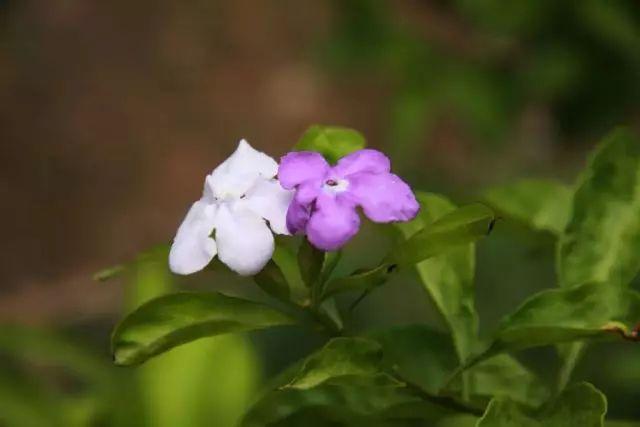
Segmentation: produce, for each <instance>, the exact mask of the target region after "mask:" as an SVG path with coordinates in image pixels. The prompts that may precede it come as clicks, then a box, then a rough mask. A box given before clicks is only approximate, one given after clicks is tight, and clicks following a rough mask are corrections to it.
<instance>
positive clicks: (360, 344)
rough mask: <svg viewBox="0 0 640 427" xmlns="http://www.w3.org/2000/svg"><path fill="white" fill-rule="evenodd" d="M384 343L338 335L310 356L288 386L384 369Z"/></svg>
mask: <svg viewBox="0 0 640 427" xmlns="http://www.w3.org/2000/svg"><path fill="white" fill-rule="evenodd" d="M381 366H382V347H381V346H380V344H378V343H377V342H375V341H372V340H367V339H363V338H334V339H332V340H331V341H329V343H327V345H325V346H324V347H323V348H322V349H320V350H319V351H317V352H316V353H314V354H312V355H311V356H309V357H308V358H307V359H306V360H305V362H304V364H303V365H302V368H301V369H300V372H298V374H297V375H296V376H295V378H294V379H293V380H292V381H291V382H290V383H289V384H288V385H287V387H292V388H299V389H308V388H311V387H315V386H317V385H318V384H321V383H323V382H325V381H328V380H331V379H335V378H340V377H345V376H374V375H376V374H379V373H381Z"/></svg>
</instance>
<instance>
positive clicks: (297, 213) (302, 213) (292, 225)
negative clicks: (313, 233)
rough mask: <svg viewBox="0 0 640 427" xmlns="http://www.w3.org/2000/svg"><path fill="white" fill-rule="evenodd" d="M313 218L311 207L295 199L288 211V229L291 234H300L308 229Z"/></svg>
mask: <svg viewBox="0 0 640 427" xmlns="http://www.w3.org/2000/svg"><path fill="white" fill-rule="evenodd" d="M310 216H311V209H310V206H308V205H304V204H302V203H299V202H298V201H297V200H295V199H293V200H292V201H291V204H290V205H289V209H288V210H287V229H288V230H289V233H291V234H298V233H300V232H301V231H304V229H305V228H306V227H307V223H308V222H309V217H310Z"/></svg>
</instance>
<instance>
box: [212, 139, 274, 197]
mask: <svg viewBox="0 0 640 427" xmlns="http://www.w3.org/2000/svg"><path fill="white" fill-rule="evenodd" d="M277 173H278V164H277V163H276V161H275V160H273V159H272V158H271V157H269V156H267V155H266V154H264V153H262V152H260V151H257V150H255V149H254V148H253V147H252V146H251V145H249V143H248V142H247V141H245V140H244V139H243V140H241V141H240V143H239V144H238V148H237V149H236V151H235V152H234V153H233V154H232V155H231V156H230V157H229V158H228V159H227V160H225V161H224V162H222V164H220V166H218V167H217V168H216V169H215V170H214V171H213V172H212V173H211V175H209V176H208V177H207V182H206V185H207V186H208V187H209V189H205V194H207V192H208V191H210V192H211V193H212V194H213V195H214V196H215V197H217V198H219V199H225V198H227V197H228V196H233V197H241V196H242V195H244V194H245V193H246V192H247V191H248V190H249V189H250V188H251V187H253V185H254V184H255V181H256V180H257V179H258V178H260V177H262V178H264V179H269V178H273V177H274V176H276V174H277Z"/></svg>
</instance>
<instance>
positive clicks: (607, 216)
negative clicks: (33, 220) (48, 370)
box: [0, 128, 640, 427]
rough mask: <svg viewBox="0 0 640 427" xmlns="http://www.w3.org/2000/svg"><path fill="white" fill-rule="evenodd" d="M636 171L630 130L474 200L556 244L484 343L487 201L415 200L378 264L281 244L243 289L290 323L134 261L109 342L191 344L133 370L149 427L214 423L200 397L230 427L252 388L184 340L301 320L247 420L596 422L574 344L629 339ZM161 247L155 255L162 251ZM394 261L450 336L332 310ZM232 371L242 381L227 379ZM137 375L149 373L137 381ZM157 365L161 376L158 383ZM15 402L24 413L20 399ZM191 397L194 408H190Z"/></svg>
mask: <svg viewBox="0 0 640 427" xmlns="http://www.w3.org/2000/svg"><path fill="white" fill-rule="evenodd" d="M331 129H333V128H331ZM315 132H320V131H319V130H317V129H316V131H315ZM340 132H345V130H344V129H343V130H341V131H340ZM311 134H312V135H313V132H312V133H311ZM320 134H322V136H321V137H318V138H320V140H322V141H324V142H322V144H325V145H324V146H323V145H322V144H321V145H319V147H325V148H324V149H326V146H327V144H329V145H330V146H331V147H333V148H335V147H337V146H342V143H341V142H340V141H342V139H340V138H338V142H334V143H329V142H327V141H331V138H329V137H327V136H326V135H325V134H324V133H322V132H320ZM329 134H331V135H333V136H336V135H338V134H340V133H338V134H334V133H331V132H329ZM347 134H350V133H349V132H347ZM306 138H307V139H306V140H307V141H309V138H310V137H309V136H308V135H307V136H306ZM303 140H304V138H303ZM307 143H309V142H307ZM309 144H310V143H309ZM347 145H348V144H347ZM315 149H318V148H315ZM324 154H325V155H327V156H332V155H333V156H335V155H337V154H336V153H335V152H333V154H331V153H329V154H328V152H326V151H325V152H324ZM638 171H640V143H639V141H638V140H637V138H636V137H635V135H634V134H632V133H631V132H630V131H624V130H620V131H617V132H615V133H613V134H612V135H611V136H609V137H608V138H606V139H605V141H604V142H603V143H602V144H601V146H600V147H599V149H598V150H597V151H596V152H595V154H594V155H593V156H592V158H591V160H590V162H589V164H588V166H587V168H586V170H585V171H584V173H583V174H582V176H581V178H580V180H579V183H578V185H576V186H575V191H574V190H573V189H572V188H569V187H567V186H564V185H562V184H557V183H555V182H552V181H540V180H527V181H521V182H516V183H513V184H509V185H505V186H502V187H496V188H493V189H491V190H490V191H488V192H486V193H485V199H486V200H487V201H488V203H489V204H490V205H491V206H492V207H494V208H495V209H496V211H497V212H499V213H500V214H501V215H502V216H503V217H505V219H507V220H513V221H518V222H520V223H522V224H524V225H526V226H527V227H529V228H531V229H533V230H535V231H540V232H546V233H548V234H550V235H551V236H552V237H555V238H557V240H558V250H557V260H556V261H557V265H558V269H559V281H560V285H561V286H558V287H555V288H550V289H545V290H542V291H539V292H537V293H535V294H533V295H531V296H529V298H527V299H526V300H525V301H524V302H523V303H522V304H521V305H520V306H519V307H517V308H516V309H515V310H514V311H513V312H511V313H510V314H508V315H507V316H505V317H504V318H503V320H502V322H501V323H500V325H499V327H498V328H497V331H495V332H494V333H493V335H492V339H491V340H490V341H489V342H484V340H482V339H481V338H480V337H479V332H478V329H479V326H478V325H479V314H478V312H477V311H476V308H475V305H476V303H475V287H474V276H475V269H476V265H475V264H476V261H475V255H476V250H477V248H476V242H477V241H478V240H480V239H481V238H483V237H485V236H487V235H488V234H489V233H490V231H491V230H492V228H493V226H494V223H495V221H496V215H495V214H494V211H493V210H492V209H490V208H489V207H487V206H485V205H483V204H472V205H466V206H463V207H460V208H458V207H456V206H455V205H454V204H453V203H452V202H451V201H450V200H448V199H447V198H445V197H443V196H441V195H437V194H433V193H420V192H418V193H417V198H418V200H419V202H420V204H421V208H422V209H421V212H420V214H419V215H418V217H417V218H416V219H415V220H413V221H411V222H409V223H405V224H398V228H399V230H400V231H401V233H402V240H401V241H399V242H397V243H396V244H395V245H394V246H393V247H392V249H391V251H389V252H387V255H386V256H384V257H383V256H381V258H382V260H381V261H379V262H378V263H377V264H374V265H375V266H374V267H370V268H366V269H363V268H359V269H356V270H355V271H353V272H352V273H351V274H345V273H344V270H345V269H341V268H336V267H337V266H338V263H339V262H340V259H341V254H340V253H331V254H325V253H323V252H321V251H318V250H317V249H314V248H313V247H312V246H311V245H310V244H309V243H308V242H306V241H303V242H302V243H299V241H298V240H296V239H291V238H289V240H286V239H283V238H278V239H277V243H276V251H275V253H274V257H273V259H272V261H271V262H269V263H268V264H267V266H266V267H265V269H264V270H263V271H262V272H260V273H259V274H258V275H256V276H255V277H254V281H255V283H256V284H257V285H258V286H259V287H260V288H261V289H262V290H263V291H265V292H266V294H267V295H269V296H270V297H272V298H273V299H275V300H277V302H278V303H279V305H283V304H282V303H284V305H286V308H287V312H290V313H291V314H290V315H289V314H284V313H283V312H281V311H280V310H278V309H275V308H272V307H271V306H270V305H269V304H268V303H257V302H254V301H250V300H248V299H241V298H237V297H230V296H226V295H223V294H220V293H218V292H211V291H209V292H200V293H180V292H179V293H175V292H173V289H172V287H171V286H163V283H165V282H167V281H168V276H167V272H166V268H164V269H157V268H151V269H149V270H145V269H144V268H137V267H135V265H138V266H139V265H141V264H140V260H139V261H138V262H137V263H136V264H134V267H132V266H131V265H126V267H125V270H124V271H126V272H128V273H129V274H133V275H134V276H135V277H136V278H137V279H136V280H137V282H138V285H137V286H136V287H135V289H136V294H135V295H134V297H132V298H131V300H132V301H133V302H132V303H131V307H130V309H131V310H133V311H132V313H131V314H129V315H128V316H127V317H126V318H125V319H124V320H123V321H122V322H121V323H120V325H119V326H118V327H117V328H116V329H115V331H114V334H113V351H114V355H115V361H116V363H118V364H124V365H131V364H138V363H141V362H144V361H146V360H147V359H150V358H152V357H153V356H156V355H160V354H161V353H164V352H166V351H167V350H169V349H172V348H174V347H176V346H179V345H182V344H185V343H189V344H188V345H186V346H181V347H179V348H177V349H175V350H173V351H171V352H167V353H166V354H163V355H162V356H160V357H158V358H155V359H153V360H151V361H150V362H149V363H147V364H146V365H145V366H144V367H142V369H141V371H140V377H139V378H140V385H141V386H142V387H143V389H144V390H146V392H144V393H142V394H141V400H142V405H143V408H146V409H145V411H146V412H148V411H149V408H151V407H153V406H154V405H157V404H158V402H164V403H163V404H162V410H159V411H158V412H157V413H156V414H157V415H158V416H159V417H160V418H158V419H154V418H152V421H153V423H154V425H162V422H165V423H166V425H176V424H180V425H185V423H187V424H189V425H194V426H197V425H203V423H206V420H207V419H209V417H210V414H211V412H210V411H207V410H204V409H202V408H204V407H205V406H206V405H207V401H206V399H204V400H203V399H202V396H206V397H210V398H212V399H213V401H214V402H226V400H225V399H229V402H226V403H225V407H234V408H236V409H234V410H232V411H231V415H229V416H228V417H226V418H223V419H224V421H223V423H224V425H232V424H233V423H234V422H236V421H237V420H238V414H239V412H240V409H238V408H241V407H242V408H244V407H245V406H246V397H247V395H248V393H249V392H250V390H251V389H252V386H253V379H254V378H255V373H254V372H252V371H251V369H250V368H247V366H255V362H254V361H252V356H251V355H252V353H251V352H250V351H247V347H246V342H245V341H244V340H243V339H240V338H238V337H237V336H233V335H226V336H225V337H224V338H223V339H224V340H229V341H228V342H226V341H222V338H216V339H214V340H211V339H210V338H209V339H207V340H198V341H196V342H191V341H195V340H197V339H199V338H203V337H211V336H214V335H220V334H230V333H236V332H242V331H250V330H255V329H262V328H270V327H273V326H279V325H288V324H292V323H300V324H301V325H302V326H305V327H310V329H311V330H314V331H320V332H322V333H323V335H322V337H323V338H324V339H326V338H327V337H328V341H327V342H326V343H324V344H323V345H322V346H320V348H319V349H317V350H316V351H314V352H312V353H311V354H310V355H308V356H307V357H305V358H303V359H302V360H300V361H298V362H297V363H295V364H294V365H293V366H292V367H291V368H290V369H287V370H286V371H285V372H284V373H282V374H281V375H279V376H278V377H277V378H276V380H274V381H272V382H271V385H270V386H269V387H267V388H266V390H265V391H264V393H262V394H261V395H260V396H259V397H258V398H257V399H256V400H255V401H254V403H253V405H251V407H250V409H249V411H248V412H246V415H245V417H244V419H243V425H245V426H263V425H273V426H297V425H304V426H307V425H318V426H325V425H341V426H407V425H435V426H439V427H447V426H453V425H455V426H472V425H473V426H477V427H492V426H513V425H518V426H525V427H526V426H533V427H535V426H573V425H575V426H603V425H604V424H603V423H604V416H605V414H606V411H607V404H606V399H605V397H604V395H603V394H602V393H601V392H599V391H598V390H596V389H595V388H594V387H593V386H591V385H589V384H586V383H580V384H569V382H570V380H571V374H572V371H573V368H574V367H575V365H576V364H577V362H578V360H579V357H580V355H581V354H582V353H583V351H584V350H585V347H584V343H586V342H591V341H594V340H598V341H601V342H603V343H610V342H612V341H613V340H625V341H629V342H636V341H639V340H640V337H639V335H638V334H639V330H638V327H637V326H636V325H637V322H638V321H639V320H640V293H638V292H637V291H635V290H632V289H631V287H630V282H631V281H632V279H633V278H634V277H635V275H636V273H637V271H638V269H639V268H640V255H638V254H640V237H639V236H640V222H639V221H640V202H639V201H638V200H637V199H638V198H639V197H640V193H638V192H640V182H638V177H639V176H640V174H639V172H638ZM637 193H638V194H637ZM159 253H160V254H161V256H162V257H166V249H164V252H162V250H160V252H159ZM142 259H146V258H144V257H143V258H142ZM403 267H412V268H414V267H415V270H416V272H417V273H418V274H417V275H418V277H419V279H420V286H421V288H422V289H423V290H424V291H426V294H427V295H428V297H429V298H428V299H427V300H428V301H430V302H432V303H433V304H434V306H435V308H436V310H437V312H439V314H440V315H441V316H442V318H443V319H444V324H445V326H446V330H445V331H444V332H443V331H439V330H435V329H433V328H432V327H431V326H429V325H426V324H414V325H399V326H395V327H393V328H390V329H381V330H377V331H373V332H372V331H366V332H360V330H359V328H358V327H354V324H353V318H352V314H353V310H352V309H350V310H348V311H346V310H343V304H342V300H340V298H344V297H345V296H346V294H347V293H348V292H350V291H359V292H361V295H360V298H358V299H356V300H355V302H353V303H352V304H351V308H353V307H355V305H356V304H357V303H359V302H360V301H361V300H362V299H363V298H366V297H367V296H368V295H369V293H370V292H371V291H372V290H374V289H376V288H378V287H380V286H382V285H384V284H385V283H387V282H388V281H389V279H390V278H391V276H392V275H393V274H395V272H396V271H397V270H402V268H403ZM104 276H108V274H103V275H101V277H104ZM516 285H517V284H516ZM5 341H6V340H5ZM7 342H10V341H7ZM2 344H3V340H2V339H0V345H2ZM5 345H6V344H5ZM560 345H562V346H560ZM218 346H219V347H218ZM543 346H559V347H560V349H561V361H560V362H561V364H560V365H561V366H559V367H557V369H556V367H553V368H554V369H548V370H549V371H551V373H555V372H558V373H559V376H558V377H559V378H558V380H557V385H556V387H555V388H553V387H552V386H550V385H549V384H550V383H551V382H552V381H553V380H555V379H551V378H548V376H547V377H544V376H543V377H544V378H541V376H539V375H538V374H537V373H536V370H535V369H530V368H529V366H528V363H524V362H526V359H523V361H520V360H518V359H517V358H516V356H517V355H516V354H515V353H516V352H518V351H521V350H524V349H530V348H534V347H543ZM210 358H214V359H215V360H216V361H217V362H218V363H216V364H215V365H214V366H215V368H214V367H212V366H211V365H209V364H207V360H209V359H210ZM238 361H240V362H238ZM236 362H238V363H240V364H241V366H242V367H243V369H244V370H243V371H242V372H248V374H247V376H246V377H244V378H240V377H239V376H238V374H237V373H236V374H234V373H233V371H231V370H230V369H227V367H228V366H231V365H232V364H233V363H236ZM79 365H80V366H81V363H79ZM545 368H546V367H545ZM147 370H149V372H152V373H153V375H151V376H150V377H149V378H148V379H147V377H146V372H147ZM160 371H165V372H166V374H165V375H164V376H165V378H164V380H163V381H162V383H160V381H159V379H158V378H159V377H158V372H160ZM209 375H213V376H215V377H216V378H218V381H219V382H220V383H224V384H226V385H225V386H224V387H223V388H222V390H223V392H220V391H219V390H221V389H220V388H215V387H212V386H211V384H210V383H207V382H202V378H203V377H208V376H209ZM0 378H1V377H0ZM225 381H228V382H227V383H225ZM166 384H170V386H169V387H167V386H165V385H166ZM238 384H239V385H238ZM234 385H236V386H237V387H235V388H234ZM0 386H1V382H0ZM1 392H2V388H1V387H0V394H1ZM16 396H17V397H18V398H20V396H21V395H20V394H17V395H16ZM11 402H13V405H14V407H15V408H18V409H17V410H15V411H14V412H20V408H21V406H20V405H21V403H20V402H21V400H20V399H18V400H15V399H14V400H13V401H11ZM167 402H168V403H167ZM192 402H197V403H195V406H196V407H198V408H200V409H193V408H192V407H191V405H190V403H192ZM89 403H91V402H89ZM234 405H235V406H234ZM86 407H87V408H89V409H88V410H87V411H89V410H90V409H91V405H90V404H87V405H86ZM43 408H45V409H46V408H47V405H46V404H45V405H44V406H43ZM79 412H80V413H81V412H82V411H79ZM43 413H44V412H43ZM38 414H39V412H36V413H34V416H38ZM218 418H219V417H218ZM160 419H162V420H165V421H159V420H160ZM608 425H609V424H608ZM610 425H624V424H620V423H612V424H610Z"/></svg>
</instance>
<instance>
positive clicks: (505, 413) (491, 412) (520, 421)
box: [478, 383, 607, 427]
mask: <svg viewBox="0 0 640 427" xmlns="http://www.w3.org/2000/svg"><path fill="white" fill-rule="evenodd" d="M606 412H607V399H606V397H605V396H604V395H603V394H602V393H601V392H600V391H598V390H597V389H596V388H595V387H593V386H592V385H591V384H587V383H582V384H577V385H575V386H572V387H570V388H568V389H567V390H565V391H564V392H563V393H562V394H561V395H560V396H558V397H557V398H556V399H554V400H553V401H552V402H551V403H550V405H549V406H548V407H546V408H544V409H539V410H531V409H529V408H527V407H525V406H523V405H521V404H518V403H516V402H514V401H512V400H509V399H505V398H498V399H494V400H493V401H492V402H491V404H489V406H488V408H487V410H486V412H485V414H484V416H483V417H482V418H481V419H480V421H479V422H478V427H513V426H518V427H602V426H603V425H604V416H605V414H606Z"/></svg>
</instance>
